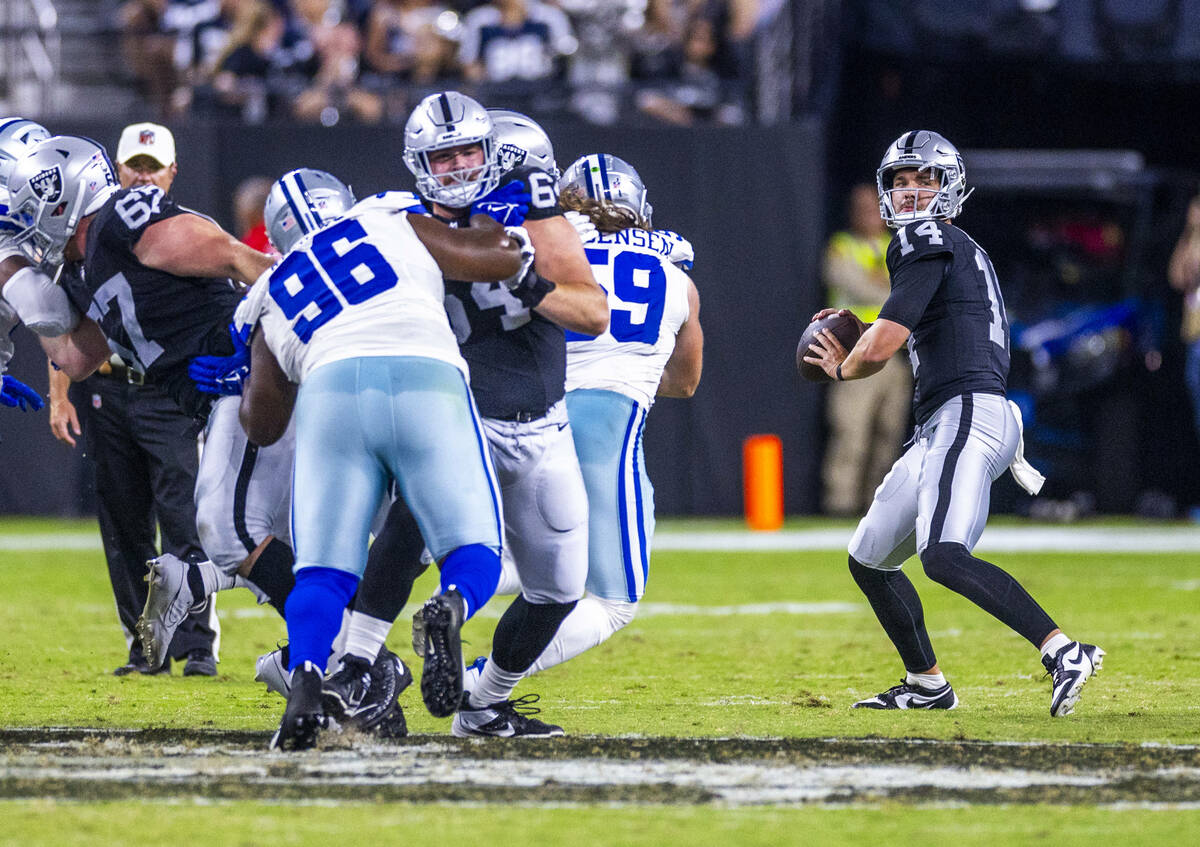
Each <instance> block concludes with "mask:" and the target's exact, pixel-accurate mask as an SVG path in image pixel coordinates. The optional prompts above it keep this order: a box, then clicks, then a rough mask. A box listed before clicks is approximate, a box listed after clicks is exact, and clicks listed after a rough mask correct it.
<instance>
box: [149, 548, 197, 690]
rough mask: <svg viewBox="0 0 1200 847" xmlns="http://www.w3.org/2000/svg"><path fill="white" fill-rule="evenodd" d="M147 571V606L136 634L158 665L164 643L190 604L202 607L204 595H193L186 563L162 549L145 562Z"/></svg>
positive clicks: (163, 655)
mask: <svg viewBox="0 0 1200 847" xmlns="http://www.w3.org/2000/svg"><path fill="white" fill-rule="evenodd" d="M146 566H147V567H149V568H150V572H149V573H148V574H146V582H148V583H149V584H150V589H149V591H148V592H147V594H146V606H145V608H144V609H142V616H141V617H140V618H138V622H137V634H138V638H139V639H141V642H142V650H143V651H144V652H145V654H146V661H147V662H149V663H150V667H152V668H157V667H159V666H160V665H162V663H163V662H164V661H166V659H167V647H168V646H169V645H170V643H171V639H172V638H174V637H175V630H177V629H179V625H180V624H181V623H183V620H184V618H186V617H187V616H188V613H189V612H191V611H192V609H193V608H202V607H203V603H204V602H205V600H206V599H207V598H205V597H200V598H196V597H193V596H192V590H191V588H190V587H189V586H188V564H187V562H185V561H183V560H182V559H180V558H179V557H177V556H172V555H171V554H170V553H164V554H163V555H161V556H159V557H158V558H157V559H151V560H150V561H148V562H147V563H146Z"/></svg>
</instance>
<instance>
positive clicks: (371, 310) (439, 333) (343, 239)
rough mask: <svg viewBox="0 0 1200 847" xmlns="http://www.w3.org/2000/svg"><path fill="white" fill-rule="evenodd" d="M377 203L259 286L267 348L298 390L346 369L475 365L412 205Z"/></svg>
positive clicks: (312, 242) (349, 216)
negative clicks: (391, 363) (422, 360)
mask: <svg viewBox="0 0 1200 847" xmlns="http://www.w3.org/2000/svg"><path fill="white" fill-rule="evenodd" d="M396 197H397V202H395V203H391V202H388V199H387V198H388V195H376V196H374V197H371V198H368V199H367V200H364V201H362V202H361V203H359V204H358V205H356V206H354V207H353V208H351V209H350V210H349V211H348V212H347V213H346V215H345V216H344V217H343V218H342V219H341V220H339V221H337V222H336V223H334V224H331V225H330V226H328V227H326V228H325V229H323V230H321V231H319V232H317V233H314V234H312V235H308V236H305V237H304V238H303V239H301V241H300V242H299V243H298V244H297V245H296V246H295V248H293V249H292V251H291V252H289V253H288V254H287V255H286V256H284V257H283V259H281V260H280V261H279V263H278V264H277V265H275V267H273V268H271V269H270V270H269V271H267V272H266V273H264V274H263V275H262V277H260V278H259V280H258V282H256V283H255V290H254V291H252V292H251V294H250V297H249V301H250V302H248V303H247V304H246V305H247V307H248V309H249V310H250V313H251V314H258V313H259V310H260V309H261V313H262V327H263V332H264V334H265V337H266V341H267V345H268V346H269V347H270V348H271V351H272V352H273V353H274V354H275V357H276V359H278V360H279V364H280V366H281V367H282V368H283V370H284V372H285V373H286V374H287V375H288V378H289V379H291V380H292V381H293V382H302V381H303V380H304V378H305V377H306V376H308V375H309V374H310V373H312V371H313V370H315V369H316V368H319V367H320V366H322V365H325V364H329V363H330V362H336V361H339V360H342V359H356V358H365V357H374V356H423V357H426V358H430V359H438V360H440V361H443V362H447V363H449V364H452V365H454V366H455V367H457V368H458V369H459V370H461V371H462V372H463V374H464V375H465V374H466V373H467V364H466V362H465V361H463V358H462V356H461V355H460V354H459V352H458V342H457V341H456V340H455V338H454V331H453V330H451V329H450V321H449V320H448V319H447V317H446V310H445V307H444V306H443V305H442V300H443V298H444V296H445V291H444V287H443V282H442V271H441V268H439V267H438V264H437V262H436V261H434V258H433V256H432V255H430V253H429V251H428V250H426V249H425V245H424V244H422V243H421V240H420V239H419V238H417V234H416V233H415V232H414V231H413V228H412V225H411V224H409V222H408V214H407V213H406V212H405V211H404V209H405V208H406V207H407V205H411V204H408V203H406V202H405V201H404V197H405V195H403V194H402V193H400V192H396Z"/></svg>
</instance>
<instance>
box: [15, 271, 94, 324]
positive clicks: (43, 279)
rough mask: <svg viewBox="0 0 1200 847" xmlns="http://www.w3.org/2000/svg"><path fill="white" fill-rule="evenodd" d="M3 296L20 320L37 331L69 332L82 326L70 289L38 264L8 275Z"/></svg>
mask: <svg viewBox="0 0 1200 847" xmlns="http://www.w3.org/2000/svg"><path fill="white" fill-rule="evenodd" d="M4 299H5V300H7V301H8V303H9V305H10V306H12V308H13V311H14V312H16V313H17V317H19V318H20V319H21V323H23V324H25V326H27V327H29V328H30V329H31V330H33V332H35V333H37V334H38V335H44V336H48V337H54V336H58V335H66V334H67V333H68V332H70V331H71V330H73V329H75V327H77V326H79V312H77V311H76V310H75V307H74V306H72V305H71V301H70V300H68V299H67V292H66V291H64V290H63V289H62V288H61V287H60V286H57V285H55V284H54V282H53V281H51V279H50V277H48V276H46V274H44V273H42V272H41V271H39V270H37V269H36V268H32V267H25V268H21V269H20V270H19V271H17V272H16V273H15V274H13V275H12V276H11V277H9V279H8V282H6V283H5V284H4Z"/></svg>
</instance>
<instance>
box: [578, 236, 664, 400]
mask: <svg viewBox="0 0 1200 847" xmlns="http://www.w3.org/2000/svg"><path fill="white" fill-rule="evenodd" d="M664 251H665V252H664ZM584 252H585V253H587V257H588V262H589V263H591V266H592V274H593V275H594V276H595V278H596V282H598V283H600V286H601V287H602V288H603V289H604V290H605V292H607V294H608V307H609V314H610V317H609V323H608V329H607V330H605V331H604V332H603V333H601V334H600V335H597V336H595V337H592V336H587V335H582V334H580V333H577V332H568V333H567V390H568V391H572V390H574V389H576V388H602V389H607V390H609V391H616V392H618V393H620V394H624V395H625V396H626V397H629V398H632V399H633V400H636V401H637V402H638V403H640V404H641V405H642V406H644V407H645V408H647V409H648V408H650V406H651V405H653V403H654V397H655V394H656V393H657V392H658V383H659V380H660V379H661V378H662V372H663V368H664V367H666V364H667V360H668V359H670V358H671V353H672V352H673V351H674V350H675V336H676V335H677V334H678V333H679V328H680V327H681V326H683V323H684V321H686V320H687V319H688V277H687V274H685V273H684V272H683V271H681V270H679V269H678V268H677V267H675V266H674V265H672V264H671V263H670V262H669V261H668V260H667V258H666V256H667V255H668V254H669V253H670V245H669V244H668V243H667V241H666V239H665V238H663V237H662V236H661V235H658V234H657V233H654V232H649V231H647V230H642V229H636V228H632V229H626V230H622V231H621V232H611V233H601V234H600V235H599V236H597V237H596V238H595V240H593V241H589V242H588V243H587V244H585V245H584Z"/></svg>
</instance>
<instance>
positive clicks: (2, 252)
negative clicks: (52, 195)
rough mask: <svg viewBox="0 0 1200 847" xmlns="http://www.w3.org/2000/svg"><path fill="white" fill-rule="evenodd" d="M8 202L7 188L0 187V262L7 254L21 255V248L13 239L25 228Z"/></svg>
mask: <svg viewBox="0 0 1200 847" xmlns="http://www.w3.org/2000/svg"><path fill="white" fill-rule="evenodd" d="M8 204H9V195H8V189H6V188H0V262H3V261H4V260H5V259H7V258H8V257H9V256H19V255H21V248H20V247H18V246H17V245H16V242H15V240H14V239H15V238H16V236H17V233H19V232H21V230H23V229H24V228H25V227H24V224H22V223H21V222H20V221H19V220H17V218H16V216H14V215H13V214H12V211H11V210H10V209H9V207H8Z"/></svg>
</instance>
